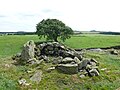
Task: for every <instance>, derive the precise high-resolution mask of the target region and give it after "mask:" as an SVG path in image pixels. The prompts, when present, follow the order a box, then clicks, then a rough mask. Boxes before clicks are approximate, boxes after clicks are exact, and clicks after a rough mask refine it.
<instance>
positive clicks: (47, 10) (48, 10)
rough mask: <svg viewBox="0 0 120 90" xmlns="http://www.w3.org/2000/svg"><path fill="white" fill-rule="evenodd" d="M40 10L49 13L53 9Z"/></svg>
mask: <svg viewBox="0 0 120 90" xmlns="http://www.w3.org/2000/svg"><path fill="white" fill-rule="evenodd" d="M42 12H43V13H51V12H54V11H52V10H50V9H44V10H42Z"/></svg>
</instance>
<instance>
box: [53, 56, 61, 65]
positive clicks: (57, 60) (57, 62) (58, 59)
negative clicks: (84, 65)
mask: <svg viewBox="0 0 120 90" xmlns="http://www.w3.org/2000/svg"><path fill="white" fill-rule="evenodd" d="M62 60H63V57H61V56H60V57H57V58H54V59H53V62H52V63H53V64H59V63H61V62H62Z"/></svg>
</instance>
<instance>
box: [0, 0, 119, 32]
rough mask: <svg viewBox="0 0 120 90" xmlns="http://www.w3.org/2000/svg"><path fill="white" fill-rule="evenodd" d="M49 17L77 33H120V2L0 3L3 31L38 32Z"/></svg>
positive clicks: (13, 0) (31, 0)
mask: <svg viewBox="0 0 120 90" xmlns="http://www.w3.org/2000/svg"><path fill="white" fill-rule="evenodd" d="M48 18H50V19H59V20H60V21H62V22H64V23H65V24H66V25H67V26H69V27H71V28H72V29H73V30H77V31H90V30H96V31H114V32H120V0H0V32H10V31H11V32H14V31H27V32H34V31H36V24H37V23H39V22H40V21H41V20H43V19H48Z"/></svg>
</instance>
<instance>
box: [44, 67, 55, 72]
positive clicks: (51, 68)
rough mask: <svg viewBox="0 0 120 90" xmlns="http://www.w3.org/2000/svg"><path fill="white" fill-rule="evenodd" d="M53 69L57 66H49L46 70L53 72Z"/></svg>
mask: <svg viewBox="0 0 120 90" xmlns="http://www.w3.org/2000/svg"><path fill="white" fill-rule="evenodd" d="M53 70H55V67H50V68H48V69H47V70H46V71H47V72H51V71H53Z"/></svg>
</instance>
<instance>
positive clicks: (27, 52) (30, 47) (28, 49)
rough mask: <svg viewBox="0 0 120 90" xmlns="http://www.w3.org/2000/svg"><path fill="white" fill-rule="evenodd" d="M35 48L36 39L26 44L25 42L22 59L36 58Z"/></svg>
mask: <svg viewBox="0 0 120 90" xmlns="http://www.w3.org/2000/svg"><path fill="white" fill-rule="evenodd" d="M34 48H35V44H34V41H32V40H31V41H28V42H27V43H26V44H24V47H23V50H22V53H21V59H22V60H25V61H27V60H29V59H32V58H34Z"/></svg>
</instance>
